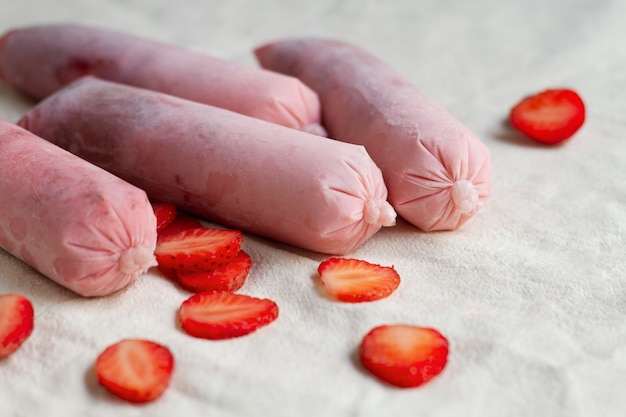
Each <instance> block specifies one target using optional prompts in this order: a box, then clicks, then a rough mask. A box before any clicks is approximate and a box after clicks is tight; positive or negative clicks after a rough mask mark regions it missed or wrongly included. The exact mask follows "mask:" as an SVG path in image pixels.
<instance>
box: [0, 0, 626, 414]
mask: <svg viewBox="0 0 626 417" xmlns="http://www.w3.org/2000/svg"><path fill="white" fill-rule="evenodd" d="M624 16H626V2H624V1H622V0H602V1H598V0H551V1H537V0H532V1H524V0H519V1H506V2H504V1H500V0H475V1H463V0H458V1H449V0H444V1H441V0H396V1H370V0H346V1H336V0H316V1H310V2H297V1H291V2H290V1H278V0H276V1H263V2H261V1H255V0H247V1H244V0H229V1H227V2H226V1H200V0H195V1H191V0H190V1H186V0H182V1H179V2H171V1H165V0H124V1H121V0H109V1H105V0H58V1H55V2H39V1H36V0H20V1H12V2H8V1H5V2H3V4H2V5H1V6H0V31H2V32H4V31H6V30H9V29H11V28H13V27H18V26H23V25H31V24H36V23H50V22H77V23H84V24H94V25H99V26H104V27H108V28H111V29H118V30H124V31H129V32H131V33H134V34H138V35H141V36H147V37H151V38H153V39H156V40H160V41H165V42H170V43H174V44H178V45H181V46H184V47H188V48H192V49H195V50H198V51H202V52H206V53H209V54H212V55H214V56H219V57H222V58H226V59H232V60H236V61H240V62H244V63H248V64H250V65H256V64H255V62H254V59H253V56H252V52H251V51H252V49H253V48H254V47H256V46H258V45H260V44H262V43H265V42H268V41H271V40H274V39H277V38H281V37H287V36H304V35H316V36H324V37H330V38H336V39H342V40H346V41H349V42H353V43H355V44H357V45H359V46H361V47H363V48H365V49H366V50H368V51H370V52H372V53H374V54H376V55H378V56H379V57H381V58H382V59H383V60H384V61H386V62H387V63H389V64H390V65H392V66H393V67H395V68H396V69H397V70H398V71H400V72H401V73H402V74H404V75H405V76H407V77H408V78H409V79H410V80H411V81H413V82H414V83H415V84H416V85H417V86H418V87H420V88H421V89H423V90H424V91H425V92H426V93H427V94H428V95H430V96H431V97H432V98H433V99H435V100H436V101H438V102H440V103H441V104H442V105H443V106H444V107H446V108H447V109H448V110H449V111H450V112H451V113H452V114H453V115H455V116H456V117H457V118H458V119H459V120H461V121H462V122H463V123H465V124H466V125H467V126H468V127H469V128H470V129H472V130H473V131H474V133H476V135H477V136H478V137H480V138H481V139H482V140H483V141H484V143H485V144H486V145H487V147H488V148H489V149H490V151H491V154H492V165H493V196H492V197H491V199H490V200H489V202H488V203H487V205H486V206H485V207H484V209H483V210H482V211H481V212H480V213H479V214H478V215H477V216H476V217H475V218H474V219H472V220H470V221H469V222H468V223H467V224H466V225H464V226H463V227H462V228H461V229H459V230H457V231H454V232H438V233H431V234H426V233H420V232H418V231H417V230H415V229H414V228H412V227H411V226H409V225H408V224H407V223H406V222H402V221H400V222H399V224H398V225H397V226H396V227H394V228H388V229H384V230H382V231H381V232H379V233H378V234H377V235H375V236H374V237H373V238H372V239H371V240H369V241H368V242H367V243H366V244H365V245H363V246H362V247H361V248H359V249H358V250H356V251H355V252H354V253H352V254H351V256H352V257H357V258H361V259H365V260H368V261H370V262H375V263H380V264H386V265H391V264H393V265H395V267H396V269H397V270H398V272H399V273H400V275H401V277H402V283H401V285H400V287H399V288H398V290H397V291H396V292H395V293H394V294H393V295H392V296H391V297H389V298H388V299H385V300H381V301H378V302H374V303H367V304H356V305H352V304H343V303H338V302H334V301H331V300H329V299H327V298H325V297H324V295H323V292H322V291H320V289H319V286H318V283H317V281H316V269H317V266H318V264H319V262H320V261H322V260H323V259H325V258H326V257H325V256H323V255H319V254H316V253H312V252H307V251H303V250H298V249H294V248H291V247H289V246H286V245H282V244H278V243H274V242H269V241H266V240H264V239H260V238H258V237H255V236H251V235H246V236H245V242H244V248H245V249H246V250H247V251H248V252H249V253H250V255H251V256H252V259H253V267H252V270H251V273H250V276H249V277H248V281H247V282H246V284H245V285H244V287H243V288H242V289H241V290H240V292H241V293H245V294H249V295H253V296H259V297H268V298H271V299H273V300H274V301H276V302H277V303H278V305H279V307H280V316H279V318H278V319H277V321H275V322H274V323H272V324H271V325H269V326H268V327H265V328H262V329H260V330H259V331H258V332H256V333H253V334H251V335H248V336H246V337H242V338H238V339H233V340H227V341H219V342H215V341H207V340H200V339H194V338H192V337H189V336H187V335H186V334H184V333H183V332H182V331H181V330H180V329H179V327H178V325H177V322H176V313H177V309H178V307H179V305H180V303H181V302H182V301H183V300H184V299H186V298H187V297H188V295H189V294H188V293H186V292H185V291H183V290H181V289H179V288H177V287H175V286H174V285H173V284H172V283H170V282H169V281H167V280H165V279H164V278H162V277H161V276H160V275H159V274H158V273H157V272H156V271H155V270H151V271H150V272H149V273H148V274H146V275H145V276H143V277H142V278H141V279H140V280H139V281H138V282H136V283H135V284H134V285H132V286H131V287H129V288H128V289H126V290H124V291H121V292H119V293H116V294H114V295H112V296H109V297H105V298H98V299H85V298H81V297H79V296H77V295H75V294H73V293H71V292H70V291H68V290H65V289H63V288H62V287H60V286H58V285H56V284H55V283H53V282H52V281H51V280H48V279H46V278H45V277H43V276H41V275H39V274H37V273H35V272H34V271H33V270H32V269H30V268H29V267H28V266H26V265H24V264H23V263H21V262H20V261H19V260H17V259H15V258H13V257H12V256H10V255H9V254H8V253H6V252H3V251H0V293H9V292H17V293H21V294H24V295H25V296H27V297H28V298H30V299H31V300H32V301H33V304H34V307H35V315H36V317H35V325H36V328H35V331H34V332H33V334H32V335H31V337H30V338H29V339H28V340H27V342H26V343H25V344H24V345H23V346H22V348H21V349H20V350H18V351H17V352H16V353H14V354H13V355H12V356H10V357H8V358H6V359H4V360H0V415H1V416H3V417H14V416H15V417H17V416H24V417H31V416H43V415H45V416H48V417H56V416H59V417H60V416H64V417H73V416H117V417H126V416H139V415H150V416H153V417H160V416H173V415H181V416H183V415H184V416H200V415H202V416H233V417H235V416H236V417H241V416H252V415H255V416H270V417H272V416H290V417H291V416H300V417H303V416H395V417H403V416H411V417H413V416H480V417H491V416H493V417H501V416H507V417H515V416H550V417H559V416H563V417H565V416H567V417H574V416H597V417H600V416H623V415H624V413H625V412H626V395H624V393H625V392H626V53H625V52H624V45H623V43H624V39H626V25H625V24H624ZM561 86H564V87H571V88H574V89H576V90H577V91H578V92H579V93H580V94H581V95H582V97H583V99H584V100H585V102H586V104H587V111H588V118H587V122H586V123H585V125H584V126H583V128H582V129H581V130H580V131H579V132H578V133H577V134H576V136H574V137H573V138H572V139H571V140H570V141H568V142H567V143H565V144H564V145H563V146H558V147H552V148H548V147H544V146H539V145H535V144H534V143H531V142H530V141H529V140H527V139H525V138H523V137H522V136H521V135H519V134H517V133H515V132H513V131H512V130H511V129H510V128H509V127H508V126H507V124H506V118H507V115H508V111H509V109H510V107H511V106H512V105H513V104H515V103H516V102H517V101H518V100H519V99H521V98H522V97H523V96H525V95H527V94H529V93H532V92H536V91H539V90H542V89H545V88H549V87H561ZM31 106H32V103H30V102H28V101H27V100H25V99H24V98H22V97H21V96H20V95H19V94H16V93H15V92H13V91H12V90H11V89H9V88H8V87H7V86H5V85H0V117H3V118H5V119H8V120H11V121H16V120H17V119H19V117H20V116H21V115H22V114H23V113H24V112H25V111H26V110H27V109H28V108H30V107H31ZM0 198H10V196H0ZM0 215H1V213H0ZM398 322H403V323H412V324H417V325H424V326H433V327H436V328H437V329H439V330H440V331H441V332H442V333H443V334H445V335H446V336H447V337H448V339H449V340H450V356H449V363H448V366H447V368H446V369H445V370H444V372H443V374H442V375H440V376H439V377H438V378H436V379H435V380H433V381H432V382H430V383H429V384H427V385H424V386H423V387H421V388H417V389H408V390H406V389H405V390H403V389H396V388H392V387H390V386H387V385H384V384H382V383H380V382H379V381H378V380H376V379H374V378H372V377H370V376H369V375H368V374H367V373H366V372H365V371H364V370H363V368H362V367H361V366H360V365H359V363H358V359H357V358H356V354H355V353H356V349H357V347H358V345H359V343H360V340H361V338H362V336H363V335H364V334H365V333H366V332H367V331H369V330H370V329H371V328H372V327H374V326H376V325H378V324H383V323H398ZM127 337H133V338H135V337H141V338H149V339H153V340H155V341H158V342H161V343H163V344H166V345H167V346H169V348H170V349H171V350H172V352H173V354H174V356H175V359H176V369H175V373H174V376H173V379H172V382H171V385H170V387H169V389H168V390H167V391H166V393H165V394H164V395H163V396H162V397H161V398H159V399H158V400H157V401H156V402H154V403H151V404H148V405H144V406H134V405H130V404H127V403H124V402H122V401H121V400H117V399H116V398H115V397H113V396H111V395H109V394H108V393H107V392H105V391H104V390H103V389H102V388H101V387H99V385H98V384H97V382H96V379H95V376H94V374H93V364H94V361H95V358H96V357H97V355H98V354H99V353H100V352H101V351H102V350H103V349H104V348H105V347H106V346H107V345H109V344H111V343H114V342H116V341H118V340H120V339H123V338H127Z"/></svg>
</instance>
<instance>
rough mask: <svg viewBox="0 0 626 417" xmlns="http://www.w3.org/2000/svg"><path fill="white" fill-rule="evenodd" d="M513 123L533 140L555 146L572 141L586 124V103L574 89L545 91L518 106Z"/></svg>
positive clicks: (515, 108)
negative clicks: (575, 134) (570, 139)
mask: <svg viewBox="0 0 626 417" xmlns="http://www.w3.org/2000/svg"><path fill="white" fill-rule="evenodd" d="M509 120H510V122H511V125H512V126H513V127H514V128H516V129H517V130H519V131H520V132H522V133H524V134H525V135H526V136H528V137H530V138H531V139H534V140H536V141H537V142H541V143H544V144H547V145H555V144H557V143H560V142H563V141H564V140H566V139H568V138H570V137H571V136H572V135H574V133H576V132H577V131H578V129H580V127H581V126H582V125H583V123H584V122H585V104H584V103H583V100H582V98H580V96H579V95H578V93H576V92H575V91H573V90H569V89H551V90H545V91H542V92H540V93H537V94H534V95H532V96H529V97H526V98H524V99H523V100H522V101H520V102H519V103H518V104H516V105H515V106H514V107H513V108H512V109H511V112H510V115H509Z"/></svg>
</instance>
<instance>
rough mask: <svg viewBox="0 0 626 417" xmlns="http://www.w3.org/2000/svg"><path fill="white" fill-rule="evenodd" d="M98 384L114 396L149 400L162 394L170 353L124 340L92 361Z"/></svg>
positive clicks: (171, 360)
mask: <svg viewBox="0 0 626 417" xmlns="http://www.w3.org/2000/svg"><path fill="white" fill-rule="evenodd" d="M95 371H96V377H97V378H98V382H99V383H100V385H102V386H103V387H104V388H106V389H107V390H108V391H109V392H111V393H112V394H114V395H116V396H117V397H119V398H121V399H123V400H125V401H129V402H133V403H145V402H148V401H153V400H155V399H157V398H158V397H160V396H161V394H163V392H164V391H165V389H166V388H167V386H168V385H169V383H170V379H171V377H172V373H173V372H174V357H173V356H172V353H171V352H170V350H169V349H168V348H167V347H165V346H163V345H160V344H158V343H155V342H153V341H150V340H144V339H125V340H122V341H120V342H117V343H115V344H113V345H111V346H109V347H107V348H106V349H105V350H104V351H103V352H102V353H101V354H100V355H99V356H98V359H97V360H96V365H95Z"/></svg>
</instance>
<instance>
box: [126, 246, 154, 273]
mask: <svg viewBox="0 0 626 417" xmlns="http://www.w3.org/2000/svg"><path fill="white" fill-rule="evenodd" d="M156 265H157V261H156V258H155V257H154V251H151V250H150V249H148V248H146V247H142V246H139V247H133V248H129V249H126V250H125V251H124V252H122V254H121V255H120V272H122V273H123V274H127V275H135V274H136V275H140V274H143V273H144V272H146V271H147V270H148V269H150V268H151V267H153V266H156Z"/></svg>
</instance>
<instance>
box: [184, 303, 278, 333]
mask: <svg viewBox="0 0 626 417" xmlns="http://www.w3.org/2000/svg"><path fill="white" fill-rule="evenodd" d="M277 317H278V306H277V305H276V303H275V302H274V301H272V300H268V299H265V298H263V299H261V298H255V297H250V296H247V295H243V294H236V293H230V292H215V293H206V292H205V293H199V294H195V295H193V296H191V297H190V298H188V299H187V300H185V301H184V302H183V303H182V304H181V306H180V310H179V318H180V324H181V327H182V328H183V330H184V331H185V332H186V333H187V334H189V335H190V336H194V337H199V338H204V339H230V338H233V337H240V336H244V335H247V334H249V333H252V332H254V331H255V330H257V329H258V328H260V327H262V326H266V325H268V324H270V323H271V322H273V321H274V320H276V318H277Z"/></svg>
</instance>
